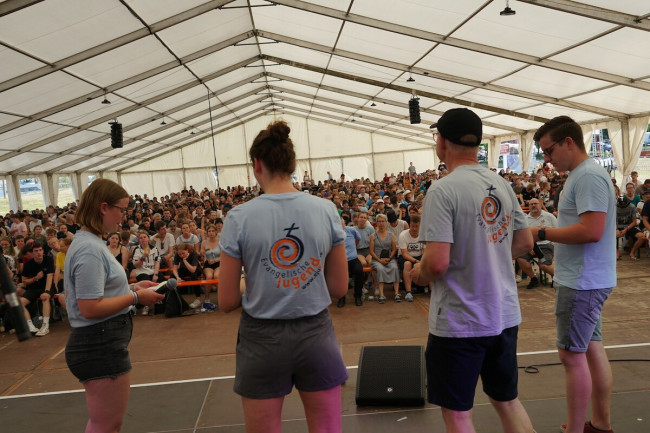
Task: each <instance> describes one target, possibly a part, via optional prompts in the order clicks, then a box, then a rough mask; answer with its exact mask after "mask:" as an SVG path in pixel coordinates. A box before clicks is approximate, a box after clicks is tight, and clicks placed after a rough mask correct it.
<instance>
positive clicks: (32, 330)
mask: <svg viewBox="0 0 650 433" xmlns="http://www.w3.org/2000/svg"><path fill="white" fill-rule="evenodd" d="M27 324H28V325H29V332H31V333H32V334H36V333H37V332H38V331H39V329H38V328H37V327H36V326H34V324H33V323H31V322H28V323H27Z"/></svg>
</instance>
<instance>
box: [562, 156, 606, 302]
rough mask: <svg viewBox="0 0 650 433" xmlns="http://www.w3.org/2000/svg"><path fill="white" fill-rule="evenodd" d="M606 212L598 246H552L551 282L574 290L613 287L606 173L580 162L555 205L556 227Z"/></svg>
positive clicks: (602, 169) (595, 244) (593, 163)
mask: <svg viewBox="0 0 650 433" xmlns="http://www.w3.org/2000/svg"><path fill="white" fill-rule="evenodd" d="M589 211H593V212H606V213H607V219H606V222H605V231H604V233H603V236H602V237H601V238H600V240H599V241H598V242H590V243H586V244H577V245H568V244H561V243H559V242H556V243H555V275H554V276H553V280H554V281H557V282H558V283H559V284H562V285H563V286H566V287H569V288H571V289H574V290H593V289H608V288H612V287H614V286H615V285H616V194H615V192H614V186H613V185H612V181H611V179H610V177H609V174H607V171H606V170H605V169H604V168H603V167H601V166H600V165H598V163H596V162H595V161H594V160H592V159H587V160H584V161H583V162H582V163H581V164H580V165H578V166H577V167H576V168H575V169H573V170H572V171H571V172H570V173H569V177H567V180H566V183H565V184H564V189H562V192H561V193H560V202H559V204H558V217H557V222H558V227H567V226H570V225H573V224H577V223H579V222H580V214H582V213H585V212H589Z"/></svg>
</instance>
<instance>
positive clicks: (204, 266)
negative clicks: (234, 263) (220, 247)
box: [203, 260, 221, 269]
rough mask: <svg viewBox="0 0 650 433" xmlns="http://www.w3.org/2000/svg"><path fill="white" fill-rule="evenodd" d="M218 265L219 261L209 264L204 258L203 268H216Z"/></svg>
mask: <svg viewBox="0 0 650 433" xmlns="http://www.w3.org/2000/svg"><path fill="white" fill-rule="evenodd" d="M220 265H221V262H214V263H212V264H210V263H208V261H207V260H206V261H205V263H203V269H217V268H218V267H219V266H220Z"/></svg>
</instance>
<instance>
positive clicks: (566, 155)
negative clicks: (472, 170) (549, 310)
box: [531, 116, 616, 433]
mask: <svg viewBox="0 0 650 433" xmlns="http://www.w3.org/2000/svg"><path fill="white" fill-rule="evenodd" d="M533 138H534V140H535V141H537V142H538V143H539V146H540V148H541V149H542V152H543V153H544V161H545V162H551V163H552V164H553V165H554V166H555V169H556V170H557V171H559V172H565V171H569V176H568V177H567V179H566V183H565V185H564V188H563V190H562V194H561V195H560V200H559V204H558V227H532V228H531V231H532V233H533V237H534V238H535V241H540V240H542V241H543V240H549V241H552V242H554V243H555V257H556V260H555V275H554V278H553V280H554V286H555V289H556V307H555V315H556V326H557V346H558V352H559V357H560V361H561V362H562V364H563V365H564V369H565V372H566V381H567V404H568V420H567V424H566V425H563V426H562V428H563V431H566V432H568V433H582V432H586V433H593V432H612V431H613V430H612V427H611V424H610V400H611V392H612V372H611V368H610V365H609V360H608V359H607V354H606V353H605V348H604V346H603V342H602V333H601V329H600V328H601V311H602V307H603V304H604V302H605V300H606V299H607V297H608V296H609V294H610V293H611V291H612V288H613V287H614V286H615V285H616V194H615V192H614V188H613V186H612V181H611V179H610V177H609V175H608V174H607V171H606V170H605V169H604V168H603V167H601V166H600V165H598V164H597V163H596V162H595V161H593V160H592V159H591V158H590V157H589V155H588V154H587V151H586V149H585V145H584V142H583V135H582V129H581V128H580V125H578V124H577V123H576V122H575V121H574V120H573V119H571V118H570V117H568V116H560V117H556V118H554V119H551V120H550V121H548V122H547V123H545V124H544V125H542V127H541V128H539V129H538V130H537V132H536V133H535V135H534V137H533ZM594 300H595V301H596V307H595V308H594V306H593V302H594ZM590 398H591V408H592V416H591V420H590V421H587V422H586V423H585V419H586V418H587V411H588V407H589V400H590Z"/></svg>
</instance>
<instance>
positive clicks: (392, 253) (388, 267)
mask: <svg viewBox="0 0 650 433" xmlns="http://www.w3.org/2000/svg"><path fill="white" fill-rule="evenodd" d="M387 226H388V220H387V218H386V215H377V231H376V232H375V233H374V234H373V235H372V236H371V237H370V255H371V256H372V268H373V270H374V271H375V272H376V273H377V281H378V283H379V303H380V304H383V303H385V302H386V296H384V283H393V289H394V290H395V302H401V301H402V298H401V296H400V294H399V268H398V266H397V260H396V256H397V241H396V239H395V236H393V234H392V233H391V232H389V231H388V229H387Z"/></svg>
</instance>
